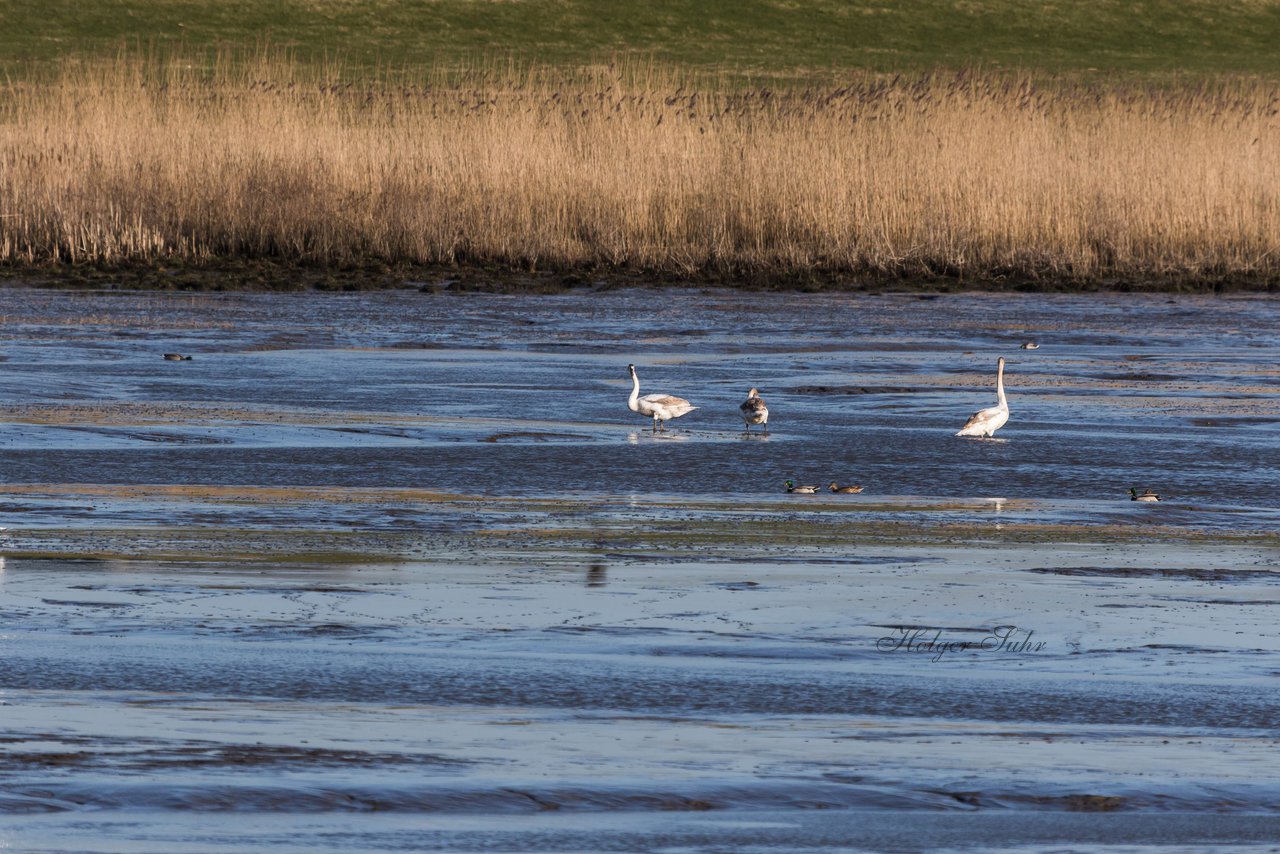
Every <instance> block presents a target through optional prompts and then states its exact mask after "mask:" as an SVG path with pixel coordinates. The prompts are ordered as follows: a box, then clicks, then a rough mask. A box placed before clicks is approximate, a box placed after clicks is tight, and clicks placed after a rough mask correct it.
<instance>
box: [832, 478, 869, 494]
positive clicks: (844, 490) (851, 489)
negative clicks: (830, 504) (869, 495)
mask: <svg viewBox="0 0 1280 854" xmlns="http://www.w3.org/2000/svg"><path fill="white" fill-rule="evenodd" d="M827 488H828V489H830V490H831V491H832V492H838V493H840V494H841V495H857V494H858V493H859V492H861V491H862V487H861V486H838V485H836V482H835V481H834V480H833V481H831V485H830V486H829V487H827Z"/></svg>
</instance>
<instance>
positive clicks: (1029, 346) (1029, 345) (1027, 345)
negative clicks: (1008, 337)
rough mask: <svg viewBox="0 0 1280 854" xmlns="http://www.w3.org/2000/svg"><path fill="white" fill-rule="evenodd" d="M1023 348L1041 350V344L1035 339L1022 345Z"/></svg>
mask: <svg viewBox="0 0 1280 854" xmlns="http://www.w3.org/2000/svg"><path fill="white" fill-rule="evenodd" d="M1022 349H1023V350H1039V349H1040V345H1039V344H1037V343H1036V342H1034V341H1028V342H1027V343H1025V344H1023V345H1022Z"/></svg>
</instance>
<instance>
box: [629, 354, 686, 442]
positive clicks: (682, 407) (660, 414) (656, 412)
mask: <svg viewBox="0 0 1280 854" xmlns="http://www.w3.org/2000/svg"><path fill="white" fill-rule="evenodd" d="M627 370H628V371H630V372H631V399H630V400H628V401H627V408H628V409H630V410H631V411H632V412H639V413H640V414H641V415H644V416H647V417H650V418H652V419H653V429H654V432H657V430H658V429H659V425H661V426H662V429H666V422H667V421H669V420H671V419H672V418H679V417H680V416H681V415H685V414H687V413H689V412H692V411H693V410H695V409H697V408H698V407H696V406H694V405H693V404H692V403H690V402H689V401H687V400H685V399H684V398H683V397H673V396H672V395H669V394H646V395H645V396H644V397H641V396H640V378H639V377H638V376H636V366H635V365H627Z"/></svg>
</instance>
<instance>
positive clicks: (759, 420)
mask: <svg viewBox="0 0 1280 854" xmlns="http://www.w3.org/2000/svg"><path fill="white" fill-rule="evenodd" d="M738 409H739V410H740V411H741V412H742V420H743V421H744V422H745V423H746V425H747V432H748V433H750V432H751V425H752V424H762V425H764V432H765V433H768V432H769V407H767V406H765V405H764V398H762V397H761V396H760V392H759V390H757V389H754V388H753V389H751V391H749V392H747V399H746V400H744V401H743V402H742V405H741V406H739V407H738Z"/></svg>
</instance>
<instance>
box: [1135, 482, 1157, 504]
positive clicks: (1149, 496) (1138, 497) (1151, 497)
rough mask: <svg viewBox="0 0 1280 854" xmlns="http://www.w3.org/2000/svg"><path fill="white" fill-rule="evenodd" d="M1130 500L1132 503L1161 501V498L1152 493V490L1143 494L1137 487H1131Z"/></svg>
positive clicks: (1144, 491) (1147, 490) (1146, 490)
mask: <svg viewBox="0 0 1280 854" xmlns="http://www.w3.org/2000/svg"><path fill="white" fill-rule="evenodd" d="M1129 500H1130V501H1159V500H1160V496H1159V495H1157V494H1156V493H1154V492H1152V491H1151V490H1150V489H1144V490H1142V491H1141V492H1139V491H1138V488H1137V487H1136V486H1131V487H1129Z"/></svg>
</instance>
